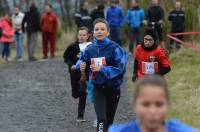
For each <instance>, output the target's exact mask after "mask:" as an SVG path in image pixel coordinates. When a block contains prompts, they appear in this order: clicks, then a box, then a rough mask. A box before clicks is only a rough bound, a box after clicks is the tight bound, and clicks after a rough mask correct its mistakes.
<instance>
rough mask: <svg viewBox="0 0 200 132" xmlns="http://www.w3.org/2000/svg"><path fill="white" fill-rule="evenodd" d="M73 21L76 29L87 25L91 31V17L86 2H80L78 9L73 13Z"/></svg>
mask: <svg viewBox="0 0 200 132" xmlns="http://www.w3.org/2000/svg"><path fill="white" fill-rule="evenodd" d="M75 22H76V25H77V28H78V29H79V28H80V27H87V28H88V29H89V31H92V18H91V17H90V13H89V11H88V2H86V1H84V2H82V3H81V4H80V10H79V11H78V12H77V13H75Z"/></svg>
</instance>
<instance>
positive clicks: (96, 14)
mask: <svg viewBox="0 0 200 132" xmlns="http://www.w3.org/2000/svg"><path fill="white" fill-rule="evenodd" d="M104 8H105V6H104V5H103V4H99V5H98V6H97V8H96V9H94V10H93V11H92V12H91V17H92V23H93V22H94V20H95V19H97V18H105V15H104Z"/></svg>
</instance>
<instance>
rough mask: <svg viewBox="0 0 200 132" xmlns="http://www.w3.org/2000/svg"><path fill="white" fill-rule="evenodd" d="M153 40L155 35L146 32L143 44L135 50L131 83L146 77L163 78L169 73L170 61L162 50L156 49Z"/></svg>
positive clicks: (156, 46)
mask: <svg viewBox="0 0 200 132" xmlns="http://www.w3.org/2000/svg"><path fill="white" fill-rule="evenodd" d="M155 38H156V37H155V34H152V33H148V32H147V33H145V35H144V40H143V43H142V44H141V45H138V46H137V47H136V48H135V52H134V58H135V61H134V68H133V76H132V81H135V80H136V79H139V78H142V77H144V76H146V75H153V74H157V75H160V76H164V75H165V74H167V73H168V72H170V70H171V66H170V61H169V59H168V58H167V55H166V54H165V52H164V50H163V49H162V48H161V47H158V45H157V43H156V39H155Z"/></svg>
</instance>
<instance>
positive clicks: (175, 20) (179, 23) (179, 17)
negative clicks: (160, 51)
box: [168, 1, 185, 52]
mask: <svg viewBox="0 0 200 132" xmlns="http://www.w3.org/2000/svg"><path fill="white" fill-rule="evenodd" d="M175 7H176V9H175V10H173V11H171V12H170V14H169V17H168V20H169V21H170V22H171V33H182V32H184V30H185V25H184V23H185V13H184V11H183V10H182V9H181V2H180V1H177V2H176V3H175ZM177 38H178V39H180V40H183V35H178V36H177ZM175 46H176V48H177V49H180V43H176V45H175ZM173 47H174V40H172V39H171V40H170V46H169V48H170V49H169V50H170V52H171V51H172V49H173Z"/></svg>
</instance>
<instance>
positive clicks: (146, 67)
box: [142, 62, 158, 75]
mask: <svg viewBox="0 0 200 132" xmlns="http://www.w3.org/2000/svg"><path fill="white" fill-rule="evenodd" d="M157 71H158V62H142V73H144V74H148V75H151V74H154V73H156V72H157Z"/></svg>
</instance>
